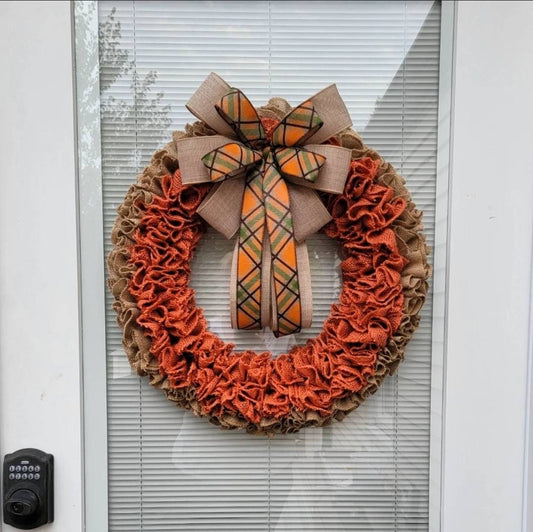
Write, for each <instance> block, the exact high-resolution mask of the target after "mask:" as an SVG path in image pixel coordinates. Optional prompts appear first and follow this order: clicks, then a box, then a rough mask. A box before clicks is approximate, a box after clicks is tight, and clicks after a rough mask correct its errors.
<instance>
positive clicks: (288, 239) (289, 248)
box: [263, 154, 302, 336]
mask: <svg viewBox="0 0 533 532" xmlns="http://www.w3.org/2000/svg"><path fill="white" fill-rule="evenodd" d="M263 175H264V178H263V193H264V204H265V219H266V228H267V231H268V239H269V242H270V251H271V253H272V260H271V265H272V274H271V276H272V287H273V296H272V307H273V308H272V312H273V313H275V318H274V319H273V320H272V322H273V323H272V330H273V332H274V334H275V336H285V335H287V334H293V333H297V332H299V331H300V330H301V328H302V308H301V300H300V283H299V278H298V262H297V260H298V259H297V255H296V239H295V238H294V228H293V223H292V215H291V210H290V201H289V190H288V188H287V184H286V183H285V181H284V180H283V178H282V177H281V175H280V174H279V172H278V170H277V168H276V166H275V164H274V159H273V157H272V154H270V155H269V156H268V158H267V161H266V163H265V169H264V174H263Z"/></svg>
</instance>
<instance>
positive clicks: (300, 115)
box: [272, 100, 324, 146]
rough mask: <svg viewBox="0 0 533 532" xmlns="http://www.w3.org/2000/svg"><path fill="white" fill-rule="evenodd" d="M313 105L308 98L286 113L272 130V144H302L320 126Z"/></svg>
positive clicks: (321, 123) (320, 121) (319, 120)
mask: <svg viewBox="0 0 533 532" xmlns="http://www.w3.org/2000/svg"><path fill="white" fill-rule="evenodd" d="M323 124H324V123H323V122H322V119H321V118H320V117H319V116H318V114H317V112H316V110H315V106H314V105H313V103H312V102H311V101H310V100H308V101H306V102H304V103H302V104H301V105H299V106H298V107H295V108H294V109H293V110H292V111H291V112H290V113H288V114H287V115H286V116H285V117H284V118H283V119H282V120H281V122H280V123H279V124H278V125H277V126H276V128H275V129H274V131H273V132H272V144H274V145H275V146H296V145H297V144H304V143H305V141H306V140H307V139H309V138H311V137H312V136H313V135H314V134H315V133H316V132H317V131H318V130H319V129H320V128H321V127H322V126H323Z"/></svg>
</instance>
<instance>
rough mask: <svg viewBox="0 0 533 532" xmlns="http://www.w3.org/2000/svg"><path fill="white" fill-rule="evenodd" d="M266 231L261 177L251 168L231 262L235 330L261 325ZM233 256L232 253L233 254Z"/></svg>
mask: <svg viewBox="0 0 533 532" xmlns="http://www.w3.org/2000/svg"><path fill="white" fill-rule="evenodd" d="M264 233H265V205H264V203H263V176H262V175H261V172H260V171H258V170H257V169H254V170H253V171H252V172H250V175H249V176H248V177H247V178H246V186H245V189H244V195H243V198H242V210H241V223H240V227H239V235H238V241H237V246H238V247H237V252H236V255H237V257H236V260H234V262H233V266H232V268H233V272H232V280H233V279H234V284H233V286H232V287H231V290H232V292H233V294H234V296H232V297H235V300H234V301H233V302H232V305H231V306H232V315H233V317H232V325H233V324H234V325H236V328H237V329H249V330H250V329H252V330H254V329H261V327H262V319H261V316H262V309H261V306H262V303H261V299H262V298H261V281H262V275H263V274H262V250H263V241H264ZM234 258H235V256H234Z"/></svg>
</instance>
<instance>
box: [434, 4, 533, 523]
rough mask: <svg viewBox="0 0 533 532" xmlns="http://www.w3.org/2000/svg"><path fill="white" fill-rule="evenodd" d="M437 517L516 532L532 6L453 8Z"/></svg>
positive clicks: (531, 152)
mask: <svg viewBox="0 0 533 532" xmlns="http://www.w3.org/2000/svg"><path fill="white" fill-rule="evenodd" d="M457 11H458V12H457V39H456V70H455V110H454V113H453V122H454V135H453V139H452V148H453V166H452V195H451V198H452V205H451V233H450V237H451V238H450V270H449V276H450V283H449V305H448V337H447V340H448V346H447V347H448V349H447V381H446V402H445V413H446V419H445V426H444V429H445V446H444V448H445V464H444V491H443V495H444V508H443V520H444V530H445V531H446V532H463V531H464V532H467V531H468V532H472V531H475V532H477V531H484V532H485V531H490V532H496V531H498V532H515V531H519V530H521V517H522V499H523V497H522V478H523V468H524V437H525V427H524V424H525V414H526V382H527V351H528V349H527V346H528V328H529V306H530V272H531V244H532V235H533V232H532V219H533V215H532V212H533V209H532V198H533V128H532V119H533V32H532V31H531V28H532V27H533V3H531V2H516V3H515V2H458V4H457Z"/></svg>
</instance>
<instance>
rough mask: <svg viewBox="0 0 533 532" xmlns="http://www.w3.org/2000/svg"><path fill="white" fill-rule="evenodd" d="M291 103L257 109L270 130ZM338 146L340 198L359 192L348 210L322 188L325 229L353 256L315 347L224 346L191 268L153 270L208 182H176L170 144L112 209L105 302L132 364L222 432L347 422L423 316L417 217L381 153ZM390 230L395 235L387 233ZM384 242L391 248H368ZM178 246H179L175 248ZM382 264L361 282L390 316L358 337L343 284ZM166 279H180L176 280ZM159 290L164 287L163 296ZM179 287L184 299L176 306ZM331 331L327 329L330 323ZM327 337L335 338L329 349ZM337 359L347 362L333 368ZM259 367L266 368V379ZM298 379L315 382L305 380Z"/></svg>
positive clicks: (195, 235)
mask: <svg viewBox="0 0 533 532" xmlns="http://www.w3.org/2000/svg"><path fill="white" fill-rule="evenodd" d="M289 109H290V107H289V105H288V103H287V102H286V101H285V100H282V99H280V98H275V99H272V100H271V101H270V102H269V104H268V105H267V106H266V107H263V108H261V109H260V115H261V118H262V119H264V120H265V124H266V125H267V126H268V125H269V124H268V123H269V122H272V124H274V123H275V122H276V121H277V120H279V119H280V118H281V117H282V116H284V115H285V113H286V112H287V111H288V110H289ZM210 134H213V131H211V130H210V129H209V128H207V127H206V126H205V125H204V124H202V123H201V122H196V123H195V124H193V125H192V126H187V128H186V131H185V132H176V133H175V134H174V140H176V138H180V137H183V136H196V135H199V136H201V135H210ZM338 142H339V143H340V145H342V146H344V147H347V148H350V149H351V150H352V170H351V173H352V178H351V179H349V180H348V182H347V188H348V187H351V190H349V191H346V194H347V195H349V196H350V197H355V198H356V199H357V200H358V201H357V203H356V204H353V205H352V207H351V211H350V204H349V202H348V201H347V200H346V197H345V196H329V195H327V194H324V195H323V201H324V203H325V204H326V206H327V207H328V210H329V211H330V212H331V214H332V216H333V218H334V219H333V221H332V222H331V223H330V224H329V225H328V226H327V227H326V228H325V231H326V233H327V234H328V235H330V236H332V237H333V238H336V239H337V240H338V241H339V242H340V243H341V245H342V248H343V251H344V252H345V254H348V255H349V257H348V259H347V260H345V261H344V262H343V265H342V270H343V272H342V273H343V294H341V298H340V301H339V304H338V305H334V306H333V307H332V315H331V316H330V319H328V320H326V323H325V331H324V333H323V334H322V335H319V337H317V339H316V341H315V342H314V343H313V341H310V342H309V343H308V344H309V345H307V346H301V347H300V346H298V348H297V350H295V351H294V352H293V351H291V353H289V354H287V355H281V357H278V359H279V360H278V359H272V358H271V357H270V354H269V353H263V354H255V353H249V352H246V353H238V354H233V353H232V351H233V347H234V346H232V345H226V344H223V342H222V341H221V340H220V339H218V338H217V337H216V336H214V335H213V334H211V333H209V332H208V331H207V330H206V329H207V327H206V325H205V320H204V318H203V313H202V311H201V309H198V308H197V307H195V305H194V293H193V291H192V290H191V289H189V288H188V287H187V286H186V285H187V282H188V277H189V274H190V268H189V264H188V263H183V261H181V262H179V260H178V259H177V260H178V262H177V263H174V264H179V268H180V269H181V270H182V271H179V272H173V274H172V275H166V274H165V273H164V272H163V274H161V272H160V271H159V270H160V269H161V263H158V265H157V266H156V267H155V266H154V264H153V262H154V260H153V259H152V255H157V253H158V251H157V249H156V248H157V246H158V245H162V246H164V247H165V248H166V250H165V253H166V254H167V255H168V253H169V248H168V245H167V243H168V242H172V243H173V244H172V245H173V246H174V247H177V248H179V247H180V246H184V250H182V254H183V256H184V257H187V258H189V257H190V256H191V255H192V252H193V251H194V247H195V245H196V243H197V241H198V239H199V237H200V234H201V232H202V231H203V229H204V224H203V222H202V221H201V219H200V218H199V217H198V216H197V215H195V208H196V207H197V205H198V204H199V202H200V201H201V199H202V198H203V197H204V196H205V194H206V193H207V190H208V189H207V187H206V186H204V185H201V186H194V187H183V186H182V185H181V183H180V177H179V160H178V159H179V154H178V153H177V152H176V148H175V142H171V143H169V144H168V145H167V146H166V147H165V148H164V149H162V150H161V151H159V152H157V153H156V154H155V155H154V157H153V158H152V161H151V164H150V166H148V167H147V168H146V169H145V170H144V172H143V173H142V174H141V175H140V176H139V177H138V180H137V183H136V184H134V185H132V186H131V187H130V190H129V191H128V193H127V194H126V197H125V200H124V202H123V204H122V205H121V206H120V207H119V208H118V217H117V220H116V222H115V226H114V228H113V232H112V241H113V244H114V249H113V250H112V252H111V253H110V255H109V258H108V267H109V287H110V289H111V292H112V294H113V296H114V298H115V303H114V306H113V307H114V309H115V310H116V312H117V316H118V323H119V325H120V327H121V328H122V329H123V344H124V348H125V350H126V353H127V355H128V358H129V361H130V364H131V366H132V368H133V369H134V370H135V371H136V372H137V373H138V374H139V375H148V376H149V379H150V383H151V384H152V385H153V386H155V387H157V388H161V389H162V390H163V391H164V392H165V393H166V395H167V397H168V399H169V400H171V401H173V402H175V403H176V404H177V405H178V406H181V407H185V408H189V409H191V410H192V411H193V412H194V413H195V414H197V415H200V416H206V417H208V418H209V420H210V421H211V422H213V423H215V424H217V425H220V426H222V427H224V428H229V429H235V428H242V429H246V431H247V432H249V433H263V434H268V435H272V434H274V433H276V432H295V431H297V430H299V429H301V428H302V427H305V426H310V425H315V426H321V425H325V424H327V423H330V422H331V421H332V420H333V419H337V420H341V419H343V418H344V416H345V415H346V414H347V413H349V412H350V411H352V410H353V409H355V408H357V407H358V406H359V405H360V404H361V403H362V402H363V401H364V400H365V399H366V398H367V397H368V396H369V395H371V394H373V393H374V392H375V391H376V390H377V389H378V387H379V385H380V384H381V383H382V381H383V379H384V378H385V377H386V376H387V375H389V374H392V373H394V371H395V370H396V368H397V366H398V364H399V363H400V362H401V360H402V359H403V357H404V352H405V347H406V345H407V343H408V342H409V340H410V339H411V337H412V336H413V333H414V331H415V329H416V328H417V326H418V323H419V320H420V318H419V312H420V309H421V307H422V305H423V303H424V300H425V296H426V293H427V290H428V284H427V279H428V277H429V275H430V267H429V265H428V260H427V255H428V248H427V246H426V244H425V239H424V236H423V234H422V222H421V218H422V213H421V212H419V211H418V210H417V209H416V207H415V205H414V203H413V202H412V200H411V197H410V195H409V192H408V191H407V189H406V188H405V184H404V183H405V182H404V180H403V179H402V178H401V177H400V176H399V175H398V174H397V173H396V172H395V170H394V168H393V167H392V166H391V165H390V164H389V163H387V162H386V161H384V160H382V159H381V157H380V156H379V154H378V153H377V152H375V151H374V150H372V149H370V148H367V147H366V146H364V144H363V142H362V140H361V139H360V137H359V136H358V135H357V134H356V133H355V132H354V131H352V130H347V131H345V132H344V133H342V134H341V135H340V136H339V137H338ZM358 187H359V188H360V190H359V189H358ZM372 187H373V188H372ZM359 195H360V197H359ZM347 197H348V196H347ZM367 204H368V208H367ZM169 206H170V207H169ZM177 206H179V208H178V207H177ZM169 208H171V209H177V210H176V213H175V215H174V214H173V213H172V212H170V213H167V212H165V211H164V209H169ZM178 211H179V212H178ZM347 211H350V212H347ZM161 212H164V213H165V214H168V216H165V220H166V226H164V227H163V228H161V226H160V223H159V221H158V216H159V213H161ZM183 219H186V220H188V225H186V226H184V225H183ZM362 227H364V228H365V231H366V234H364V235H363V236H364V238H363V239H361V235H360V234H359V233H361V231H362V229H361V228H362ZM373 228H375V230H373ZM390 229H391V230H392V231H393V240H394V242H387V241H386V239H387V238H388V237H387V236H386V235H390V234H391V233H390ZM184 231H185V232H186V234H184ZM154 235H155V236H154ZM384 238H385V240H383V239H384ZM380 239H382V240H383V241H382V240H380ZM369 242H370V243H372V245H373V246H374V251H373V252H372V253H373V254H372V253H371V254H369V255H365V254H364V253H359V254H358V252H357V250H359V249H361V250H365V249H366V248H365V246H366V247H368V245H369V244H368V243H369ZM350 246H352V248H353V249H351V248H350ZM387 247H388V248H389V253H388V255H383V253H381V251H379V252H378V251H375V250H381V248H387ZM354 250H355V251H354ZM179 253H180V250H179V249H177V250H176V254H178V255H179ZM173 254H174V252H173ZM176 256H177V255H176ZM365 257H366V258H365ZM369 257H370V259H369ZM165 260H167V258H165ZM369 261H370V262H369ZM372 261H374V264H372V263H371V262H372ZM386 261H388V262H387V264H389V266H390V267H388V268H387V269H383V268H380V263H381V262H386ZM154 270H158V271H154ZM378 270H379V272H385V273H382V274H381V276H382V277H383V276H384V277H386V278H385V279H381V282H380V283H378V284H376V285H375V286H370V285H369V286H368V290H369V291H373V293H372V294H368V295H371V297H372V299H373V301H378V302H381V303H380V304H382V306H383V307H386V313H385V314H383V313H381V314H380V315H379V316H378V317H377V318H375V320H374V323H378V325H379V326H378V327H376V328H375V329H370V328H369V329H368V330H366V331H363V332H362V333H361V334H359V333H358V331H357V324H356V325H353V324H350V322H349V319H345V316H343V314H342V309H343V308H345V309H346V308H350V306H349V305H350V304H353V305H354V308H355V307H357V305H361V301H360V300H361V299H365V298H366V294H364V293H361V286H360V284H359V289H358V291H357V290H355V291H354V290H352V288H351V287H352V286H354V285H355V284H356V283H357V282H358V278H359V276H360V275H362V272H363V273H364V272H369V271H371V272H372V276H373V277H372V278H375V277H376V271H378ZM147 272H148V273H149V274H148V273H147ZM379 272H378V273H379ZM396 272H397V274H396ZM396 275H397V277H396ZM378 277H379V275H378ZM154 278H157V279H158V280H157V283H156V284H157V285H158V286H154V283H153V282H152V281H153V279H154ZM369 278H370V277H369ZM165 283H166V284H165ZM168 283H171V284H172V283H174V284H180V285H181V284H182V283H183V287H182V286H178V287H176V286H170V285H169V284H168ZM165 286H167V287H168V291H167V292H165V291H163V292H161V287H165ZM156 292H157V293H156ZM374 292H377V293H374ZM176 294H179V298H181V299H180V300H179V301H178V302H176V297H178V296H177V295H176ZM343 299H344V300H343ZM347 299H349V300H350V301H346V300H347ZM361 308H362V307H361ZM182 310H183V312H182ZM345 312H346V310H345ZM178 314H179V315H178ZM384 316H385V317H384ZM362 319H366V318H364V317H363V318H362ZM333 327H334V328H335V330H331V331H328V328H329V329H331V328H333ZM373 331H375V332H373ZM373 334H374V337H372V335H373ZM369 335H370V336H369ZM335 337H338V338H340V341H339V342H333V343H335V345H331V343H332V339H333V338H335ZM197 338H198V339H199V338H201V339H202V341H201V342H200V340H198V341H196V339H197ZM210 346H212V348H211V349H209V347H210ZM347 346H349V348H348V347H347ZM195 350H199V352H196V351H195ZM200 351H201V352H200ZM300 356H301V357H304V359H303V360H304V362H301V363H300V375H298V376H296V375H295V373H294V371H293V369H294V368H292V366H291V364H293V363H294V364H295V363H296V362H294V359H295V358H298V357H300ZM305 357H307V358H305ZM217 358H218V359H219V360H218V361H217ZM276 360H278V361H277V362H276ZM339 360H341V361H344V362H342V363H341V365H337V366H336V365H335V364H337V363H338V361H339ZM313 361H314V362H313ZM269 365H270V366H269ZM265 366H266V367H270V368H271V369H270V370H268V371H271V373H269V374H268V375H265V371H266V370H265V369H264V367H265ZM285 366H286V367H285ZM318 366H320V367H319V368H318V371H317V367H318ZM217 368H218V369H217ZM332 371H333V374H331V372H332ZM272 372H273V373H275V375H274V377H272ZM328 372H329V373H328ZM279 375H283V379H281V382H278V383H277V385H276V390H275V393H274V391H272V390H269V391H267V390H266V389H264V388H265V387H266V386H270V384H268V383H269V382H270V381H272V379H274V378H278V381H279V380H280V378H279ZM302 375H306V376H305V379H307V380H308V381H309V382H311V381H312V382H313V383H314V384H313V386H309V387H307V388H306V387H305V386H302ZM276 376H278V377H276ZM297 377H299V378H300V382H297ZM247 379H251V380H254V383H255V384H254V386H255V387H250V386H244V385H246V384H247V383H246V380H247ZM269 379H270V380H269ZM267 381H268V382H267ZM317 382H318V384H317ZM258 383H259V384H258ZM261 383H263V388H261V386H262V384H261ZM217 386H219V388H220V389H219V390H217ZM222 388H224V389H222ZM238 389H239V390H245V393H244V395H243V393H240V392H239V393H237V392H236V391H235V390H238ZM221 390H222V391H221ZM302 390H303V391H302Z"/></svg>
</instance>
